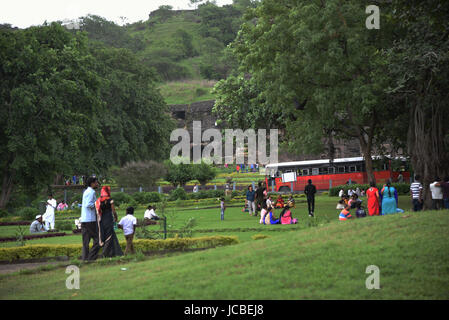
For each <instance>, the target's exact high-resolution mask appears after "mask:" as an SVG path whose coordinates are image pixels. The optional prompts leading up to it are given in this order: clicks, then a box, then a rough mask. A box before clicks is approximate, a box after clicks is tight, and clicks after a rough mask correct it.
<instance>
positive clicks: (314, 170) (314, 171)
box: [312, 168, 320, 176]
mask: <svg viewBox="0 0 449 320" xmlns="http://www.w3.org/2000/svg"><path fill="white" fill-rule="evenodd" d="M319 173H320V171H319V169H318V168H312V175H314V176H316V175H317V174H319Z"/></svg>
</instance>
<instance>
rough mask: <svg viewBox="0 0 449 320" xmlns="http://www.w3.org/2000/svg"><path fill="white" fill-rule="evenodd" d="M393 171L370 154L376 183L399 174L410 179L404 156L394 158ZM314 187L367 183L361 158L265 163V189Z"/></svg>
mask: <svg viewBox="0 0 449 320" xmlns="http://www.w3.org/2000/svg"><path fill="white" fill-rule="evenodd" d="M393 161H394V162H395V168H394V169H395V171H393V167H392V160H391V159H384V158H380V157H374V158H373V163H374V164H375V166H374V167H375V171H374V176H375V178H376V182H377V183H384V182H386V181H387V180H388V179H390V178H391V180H392V181H393V182H397V181H398V176H399V173H401V174H402V178H403V181H404V182H409V181H410V172H409V171H408V168H407V167H408V165H407V162H406V159H405V158H395V159H394V160H393ZM309 179H312V183H313V184H314V185H315V186H316V188H317V189H318V190H329V188H331V187H336V186H339V185H344V184H367V183H368V177H367V174H366V170H365V160H364V158H363V157H354V158H340V159H334V161H333V162H332V163H331V162H330V161H329V159H320V160H308V161H292V162H280V163H273V164H268V165H266V166H265V183H266V185H267V189H268V190H270V191H275V192H292V191H293V192H295V191H304V188H305V186H306V185H307V181H308V180H309Z"/></svg>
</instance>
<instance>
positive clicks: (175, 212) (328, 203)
mask: <svg viewBox="0 0 449 320" xmlns="http://www.w3.org/2000/svg"><path fill="white" fill-rule="evenodd" d="M362 199H363V200H364V202H366V199H365V198H362ZM337 201H338V198H337V197H329V196H317V197H316V208H315V211H316V212H315V216H316V220H314V221H315V222H316V224H318V225H320V224H321V225H323V224H325V223H328V222H329V221H336V220H338V214H339V211H338V210H336V209H335V206H336V204H337ZM243 204H244V202H243V201H242V203H241V206H240V207H229V208H227V209H226V211H225V220H224V221H221V220H220V209H219V208H218V202H217V204H216V205H217V208H214V209H196V208H187V209H184V208H167V209H166V212H165V214H166V215H167V224H168V230H171V229H174V230H177V229H179V228H180V227H181V226H183V225H184V224H185V223H186V222H187V220H188V219H190V218H195V221H196V226H195V227H194V229H193V230H210V229H213V230H219V229H244V228H251V229H252V228H257V229H259V230H258V231H248V232H237V231H236V232H231V233H230V232H227V233H222V232H218V233H216V234H220V235H228V234H232V235H237V236H238V237H239V238H240V240H241V241H246V240H251V236H252V235H255V234H259V233H263V234H265V233H264V232H262V231H265V230H270V229H273V230H279V228H282V230H289V229H294V230H296V229H305V228H307V227H308V226H309V225H310V222H311V219H310V218H309V216H308V209H307V203H306V201H305V200H304V199H299V200H297V203H296V208H294V209H293V210H292V214H293V217H295V218H297V219H298V220H299V223H298V225H282V226H278V225H268V226H267V225H261V224H259V219H260V217H254V216H253V217H251V216H249V214H248V213H247V212H242V208H243ZM399 207H400V208H402V209H404V210H410V207H411V203H410V198H409V197H408V196H400V197H399ZM280 211H281V210H280V209H277V210H275V215H276V216H279V213H280ZM144 212H145V209H142V208H141V209H137V210H136V211H135V214H134V215H135V216H136V217H137V219H143V215H144ZM156 212H157V213H159V214H160V211H158V210H156ZM124 215H125V210H124V209H119V210H118V217H119V219H120V218H122V217H123V216H124ZM58 221H59V217H58V215H56V223H55V225H56V227H57V226H58ZM64 221H67V220H64ZM69 221H72V220H69ZM72 222H73V221H72ZM22 228H24V229H25V230H26V234H29V231H28V230H29V227H28V226H22ZM147 228H149V229H151V230H160V226H159V225H154V226H148V227H147ZM16 231H17V226H2V227H0V237H11V236H14V235H15V233H16ZM64 232H66V233H67V234H70V235H68V236H65V237H54V238H44V239H37V240H28V241H26V244H27V245H28V244H44V243H51V244H72V243H81V235H79V234H78V235H73V234H71V231H64ZM116 233H117V236H118V238H119V240H124V236H123V231H121V230H117V232H116ZM212 234H214V233H207V234H203V233H198V232H196V233H195V232H194V236H200V235H212ZM267 234H270V235H272V234H274V233H273V232H268V233H267ZM17 245H18V244H17V243H16V242H0V247H13V246H17Z"/></svg>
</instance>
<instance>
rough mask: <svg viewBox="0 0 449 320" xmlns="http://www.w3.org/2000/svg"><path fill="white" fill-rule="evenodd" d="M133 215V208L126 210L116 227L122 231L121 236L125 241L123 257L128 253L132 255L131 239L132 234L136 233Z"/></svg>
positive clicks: (135, 222) (135, 220)
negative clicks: (123, 236)
mask: <svg viewBox="0 0 449 320" xmlns="http://www.w3.org/2000/svg"><path fill="white" fill-rule="evenodd" d="M133 214H134V208H133V207H128V208H126V216H124V217H123V218H122V219H121V220H120V222H119V223H118V227H119V228H120V229H123V234H124V235H125V239H126V249H125V256H126V255H127V254H128V252H131V253H134V246H133V238H134V233H135V232H136V225H137V219H136V217H134V215H133Z"/></svg>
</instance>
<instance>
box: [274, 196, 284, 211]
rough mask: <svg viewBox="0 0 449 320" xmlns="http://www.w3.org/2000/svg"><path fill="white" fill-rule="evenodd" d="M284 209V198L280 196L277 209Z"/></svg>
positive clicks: (277, 200)
mask: <svg viewBox="0 0 449 320" xmlns="http://www.w3.org/2000/svg"><path fill="white" fill-rule="evenodd" d="M283 207H284V199H282V196H281V195H279V196H278V198H277V199H276V208H283Z"/></svg>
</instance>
